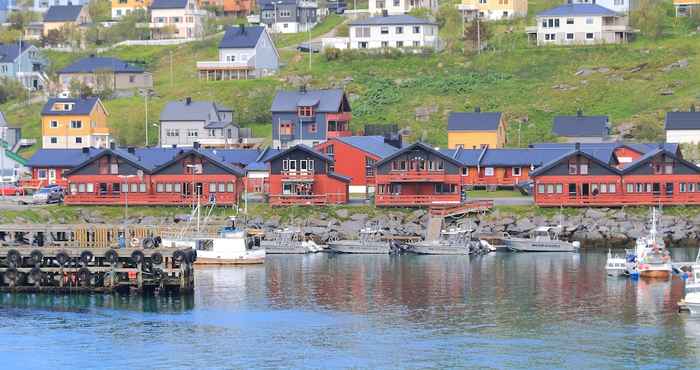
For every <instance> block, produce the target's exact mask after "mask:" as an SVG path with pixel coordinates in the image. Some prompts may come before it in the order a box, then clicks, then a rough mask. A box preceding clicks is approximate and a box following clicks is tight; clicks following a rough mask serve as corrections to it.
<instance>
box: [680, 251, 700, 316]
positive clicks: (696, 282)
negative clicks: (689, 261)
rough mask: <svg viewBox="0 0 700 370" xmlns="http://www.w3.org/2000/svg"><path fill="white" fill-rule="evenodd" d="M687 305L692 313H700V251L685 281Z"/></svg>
mask: <svg viewBox="0 0 700 370" xmlns="http://www.w3.org/2000/svg"><path fill="white" fill-rule="evenodd" d="M684 301H685V305H686V307H688V310H689V311H690V314H691V315H700V251H698V255H697V257H695V264H693V265H692V266H691V271H690V275H689V276H688V279H687V280H686V281H685V299H684Z"/></svg>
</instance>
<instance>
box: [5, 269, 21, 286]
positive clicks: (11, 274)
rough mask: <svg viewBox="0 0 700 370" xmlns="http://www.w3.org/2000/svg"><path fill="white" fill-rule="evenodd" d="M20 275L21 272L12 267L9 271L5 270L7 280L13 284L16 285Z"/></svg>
mask: <svg viewBox="0 0 700 370" xmlns="http://www.w3.org/2000/svg"><path fill="white" fill-rule="evenodd" d="M18 275H19V272H18V271H17V269H16V268H14V267H10V268H8V269H7V270H5V277H6V278H7V280H9V281H10V282H11V283H16V282H17V276H18Z"/></svg>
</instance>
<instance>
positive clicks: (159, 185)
mask: <svg viewBox="0 0 700 370" xmlns="http://www.w3.org/2000/svg"><path fill="white" fill-rule="evenodd" d="M163 190H164V186H163V184H161V183H157V184H156V193H162V192H163Z"/></svg>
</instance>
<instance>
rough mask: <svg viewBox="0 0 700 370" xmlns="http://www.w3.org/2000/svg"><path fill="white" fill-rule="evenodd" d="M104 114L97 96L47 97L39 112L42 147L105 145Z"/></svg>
mask: <svg viewBox="0 0 700 370" xmlns="http://www.w3.org/2000/svg"><path fill="white" fill-rule="evenodd" d="M107 116H108V114H107V110H105V107H104V105H102V101H100V99H99V98H80V99H74V98H56V99H49V101H48V102H47V103H46V104H45V105H44V109H43V110H42V111H41V136H42V147H43V148H44V149H79V148H85V147H94V148H104V147H107V146H108V145H109V141H110V134H109V127H107Z"/></svg>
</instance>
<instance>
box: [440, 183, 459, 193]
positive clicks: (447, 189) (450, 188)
mask: <svg viewBox="0 0 700 370" xmlns="http://www.w3.org/2000/svg"><path fill="white" fill-rule="evenodd" d="M456 189H457V186H456V185H455V184H443V183H437V184H435V193H436V194H452V193H454V192H455V190H456Z"/></svg>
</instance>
